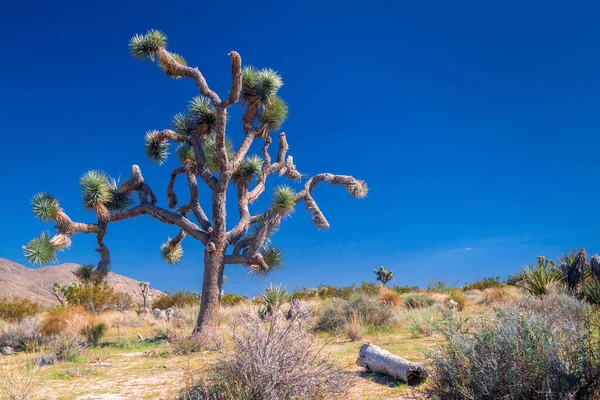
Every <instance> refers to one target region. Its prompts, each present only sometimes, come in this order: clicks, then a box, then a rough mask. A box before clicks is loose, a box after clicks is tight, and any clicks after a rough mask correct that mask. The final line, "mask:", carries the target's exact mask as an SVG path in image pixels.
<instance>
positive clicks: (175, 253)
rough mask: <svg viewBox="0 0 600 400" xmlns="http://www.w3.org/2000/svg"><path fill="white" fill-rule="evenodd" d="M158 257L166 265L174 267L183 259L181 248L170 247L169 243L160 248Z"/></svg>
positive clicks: (179, 246) (177, 246) (178, 246)
mask: <svg viewBox="0 0 600 400" xmlns="http://www.w3.org/2000/svg"><path fill="white" fill-rule="evenodd" d="M160 256H161V257H162V259H163V260H165V262H166V263H167V264H171V265H175V264H177V263H179V261H181V258H182V257H183V247H181V245H180V244H178V245H176V246H170V245H169V241H167V242H166V243H163V244H162V245H161V246H160Z"/></svg>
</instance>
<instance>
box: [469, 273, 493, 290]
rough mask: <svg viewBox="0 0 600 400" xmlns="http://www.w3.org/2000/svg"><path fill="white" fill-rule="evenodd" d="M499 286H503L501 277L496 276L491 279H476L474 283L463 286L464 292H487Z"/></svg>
mask: <svg viewBox="0 0 600 400" xmlns="http://www.w3.org/2000/svg"><path fill="white" fill-rule="evenodd" d="M498 286H502V280H501V279H500V277H499V276H495V277H490V278H481V279H475V281H474V282H473V283H471V284H468V285H465V286H463V290H465V291H467V290H485V289H489V288H493V287H498Z"/></svg>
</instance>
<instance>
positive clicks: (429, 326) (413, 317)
mask: <svg viewBox="0 0 600 400" xmlns="http://www.w3.org/2000/svg"><path fill="white" fill-rule="evenodd" d="M404 318H405V319H406V330H407V331H408V333H410V334H411V335H412V336H413V337H421V336H431V335H433V334H434V333H435V332H436V331H437V330H438V329H439V328H440V326H441V323H442V310H441V306H439V305H438V306H436V307H428V308H424V309H421V310H417V309H415V310H411V311H408V312H406V314H405V315H404Z"/></svg>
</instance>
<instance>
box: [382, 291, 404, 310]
mask: <svg viewBox="0 0 600 400" xmlns="http://www.w3.org/2000/svg"><path fill="white" fill-rule="evenodd" d="M379 301H380V302H381V303H383V304H388V305H390V306H392V307H396V306H398V305H400V303H402V296H401V295H400V294H399V293H398V292H396V291H394V290H391V289H387V288H381V290H380V291H379Z"/></svg>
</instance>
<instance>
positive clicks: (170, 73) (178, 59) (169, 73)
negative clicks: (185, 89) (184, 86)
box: [158, 52, 187, 79]
mask: <svg viewBox="0 0 600 400" xmlns="http://www.w3.org/2000/svg"><path fill="white" fill-rule="evenodd" d="M169 54H170V55H171V57H172V58H173V60H174V61H175V62H176V63H178V64H181V65H183V66H187V61H185V58H183V56H182V55H181V54H177V53H171V52H169ZM158 68H160V69H161V71H162V72H164V73H165V74H166V75H167V76H170V77H171V78H175V79H181V76H180V75H177V74H176V73H175V72H174V71H171V70H170V69H169V67H168V66H167V65H164V64H163V63H161V62H160V61H159V62H158Z"/></svg>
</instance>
